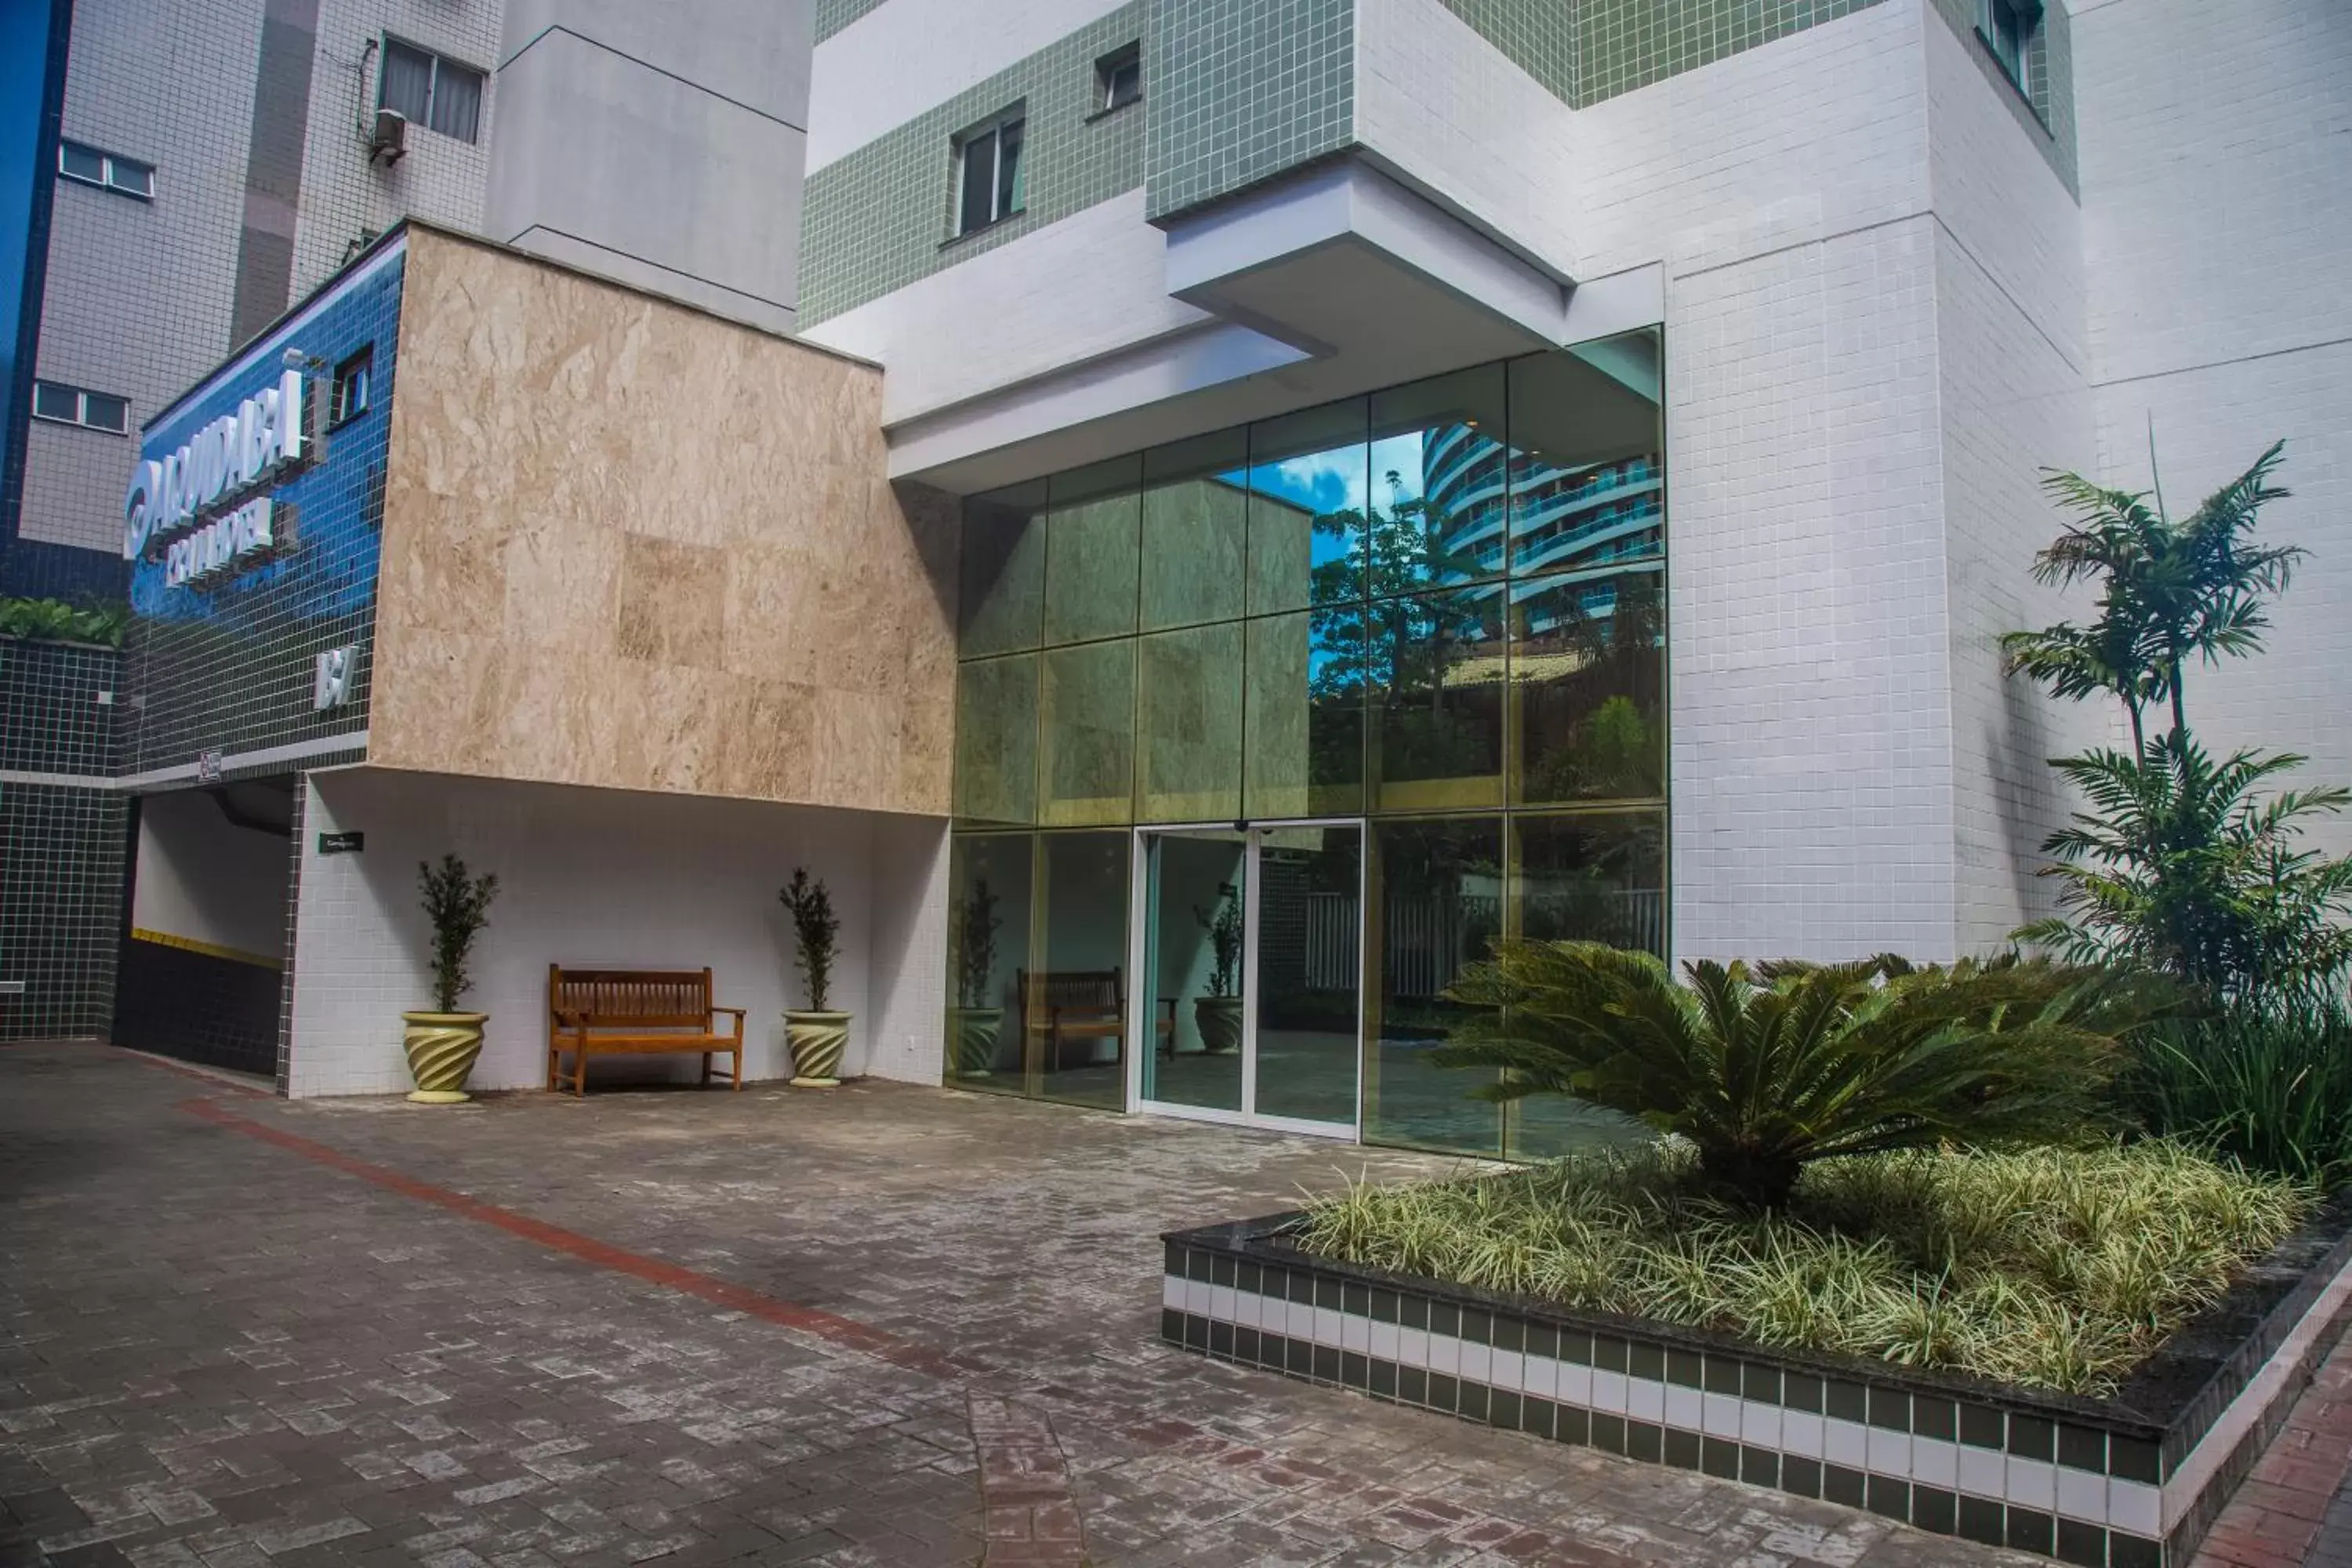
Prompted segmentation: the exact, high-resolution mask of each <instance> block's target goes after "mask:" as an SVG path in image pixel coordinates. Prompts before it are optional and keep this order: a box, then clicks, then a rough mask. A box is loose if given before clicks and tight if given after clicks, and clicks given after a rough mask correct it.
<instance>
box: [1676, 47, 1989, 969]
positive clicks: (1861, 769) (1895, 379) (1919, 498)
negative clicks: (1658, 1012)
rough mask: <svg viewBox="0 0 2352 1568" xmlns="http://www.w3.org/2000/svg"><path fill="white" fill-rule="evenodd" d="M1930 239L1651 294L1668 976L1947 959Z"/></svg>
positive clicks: (1840, 242)
mask: <svg viewBox="0 0 2352 1568" xmlns="http://www.w3.org/2000/svg"><path fill="white" fill-rule="evenodd" d="M1754 52H1755V53H1759V54H1762V53H1768V52H1769V50H1758V51H1754ZM1743 58H1744V57H1743ZM1630 96H1633V97H1637V98H1638V97H1640V96H1642V95H1640V94H1633V95H1630ZM1934 232H1935V231H1934V220H1933V219H1932V218H1925V217H1921V218H1910V219H1905V220H1901V221H1899V222H1895V223H1891V224H1886V225H1883V226H1879V227H1875V228H1871V229H1865V230H1863V231H1860V232H1858V233H1853V234H1847V235H1842V236H1839V237H1835V238H1832V239H1829V240H1826V241H1822V242H1820V243H1817V244H1801V245H1796V246H1792V247H1787V248H1784V249H1780V250H1775V251H1772V252H1770V253H1769V254H1767V255H1764V256H1760V257H1759V258H1756V259H1754V260H1751V261H1744V262H1738V263H1734V264H1731V265H1728V266H1723V267H1717V268H1709V269H1707V270H1706V271H1703V272H1699V273H1696V274H1693V275H1689V276H1685V277H1683V278H1679V279H1673V280H1672V281H1671V282H1670V284H1669V289H1668V300H1667V310H1668V328H1667V335H1666V351H1667V360H1668V370H1667V385H1668V388H1669V407H1668V414H1667V426H1666V444H1667V463H1668V466H1669V472H1670V474H1671V476H1672V477H1671V480H1670V487H1671V494H1670V499H1669V502H1668V507H1669V510H1668V524H1667V530H1668V532H1667V537H1668V549H1669V552H1670V565H1669V570H1668V578H1669V584H1670V587H1669V595H1670V605H1669V612H1670V617H1671V620H1670V629H1669V634H1668V636H1669V646H1670V647H1671V650H1672V651H1671V658H1672V665H1673V668H1672V679H1673V698H1672V701H1673V705H1674V731H1675V732H1674V747H1673V757H1672V771H1673V789H1674V814H1673V841H1674V846H1673V847H1674V900H1675V902H1674V911H1675V948H1676V951H1677V952H1678V953H1680V954H1681V955H1683V956H1686V957H1701V956H1715V957H1727V958H1728V957H1738V956H1750V957H1753V956H1768V955H1772V954H1777V953H1782V952H1789V953H1803V954H1806V955H1809V956H1815V957H1824V958H1826V957H1832V956H1847V955H1863V954H1867V953H1871V952H1884V951H1886V950H1888V949H1890V948H1892V949H1895V950H1896V951H1899V952H1906V953H1910V954H1913V955H1915V956H1917V957H1922V958H1941V957H1948V956H1949V955H1950V953H1951V949H1952V944H1953V931H1952V918H1951V910H1952V902H1953V897H1954V868H1953V850H1952V822H1953V803H1952V790H1951V774H1950V768H1951V736H1950V726H1949V722H1948V713H1949V709H1950V700H1949V690H1948V668H1947V664H1948V642H1947V632H1946V605H1945V581H1944V568H1943V545H1944V531H1943V517H1942V487H1941V481H1940V477H1939V471H1938V469H1939V463H1938V457H1939V447H1940V442H1941V432H1940V426H1939V421H1938V413H1937V353H1936V350H1937V342H1936V322H1935V304H1936V273H1935V241H1934Z"/></svg>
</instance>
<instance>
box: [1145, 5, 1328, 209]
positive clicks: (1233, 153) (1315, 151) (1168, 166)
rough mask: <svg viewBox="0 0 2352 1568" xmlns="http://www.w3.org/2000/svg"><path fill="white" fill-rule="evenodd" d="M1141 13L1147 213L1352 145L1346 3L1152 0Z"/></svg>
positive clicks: (1239, 186) (1212, 195)
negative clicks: (1145, 31)
mask: <svg viewBox="0 0 2352 1568" xmlns="http://www.w3.org/2000/svg"><path fill="white" fill-rule="evenodd" d="M1151 13H1152V14H1151V37H1150V40H1149V41H1148V43H1147V44H1146V46H1145V48H1144V51H1143V77H1144V89H1143V96H1144V101H1145V102H1146V103H1148V104H1149V105H1150V111H1151V123H1150V130H1149V132H1147V135H1148V145H1147V148H1146V152H1145V158H1144V162H1145V165H1146V169H1147V172H1148V177H1147V179H1146V182H1145V183H1146V187H1147V191H1148V196H1147V205H1148V207H1149V211H1150V216H1153V217H1161V216H1166V215H1168V214H1170V213H1175V212H1181V211H1182V210H1184V209H1185V208H1186V207H1191V206H1196V205H1200V204H1201V203H1202V202H1207V201H1213V200H1215V199H1216V198H1218V197H1220V196H1226V195H1233V194H1234V192H1236V191H1240V190H1243V189H1245V188H1246V187H1248V186H1250V185H1253V184H1257V183H1258V182H1259V181H1261V180H1264V179H1266V178H1267V177H1269V176H1271V175H1274V174H1279V173H1281V172H1282V171H1283V170H1285V169H1290V168H1296V167H1297V165H1299V164H1301V163H1310V162H1312V161H1313V160H1315V159H1317V158H1320V157H1323V156H1325V155H1326V154H1328V153H1337V152H1339V151H1341V150H1343V149H1345V148H1347V147H1349V146H1350V145H1352V144H1353V142H1354V140H1355V123H1356V71H1355V54H1356V12H1355V5H1354V0H1153V4H1152V8H1151Z"/></svg>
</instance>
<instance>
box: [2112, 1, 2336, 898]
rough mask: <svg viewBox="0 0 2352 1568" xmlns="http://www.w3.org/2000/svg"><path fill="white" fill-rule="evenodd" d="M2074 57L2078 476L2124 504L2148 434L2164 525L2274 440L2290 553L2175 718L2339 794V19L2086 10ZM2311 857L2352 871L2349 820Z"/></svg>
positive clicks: (2275, 523) (2283, 13)
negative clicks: (2080, 314)
mask: <svg viewBox="0 0 2352 1568" xmlns="http://www.w3.org/2000/svg"><path fill="white" fill-rule="evenodd" d="M2074 60H2075V67H2074V68H2075V80H2076V90H2077V96H2078V100H2079V101H2080V103H2081V106H2082V122H2083V131H2082V168H2083V222H2084V235H2085V240H2084V244H2085V249H2086V252H2087V255H2088V258H2089V268H2090V280H2091V290H2090V323H2091V325H2090V341H2091V346H2092V374H2093V379H2094V381H2095V384H2096V391H2095V400H2096V407H2097V417H2098V462H2099V469H2100V472H2101V473H2102V474H2103V475H2104V476H2105V478H2106V479H2107V480H2108V482H2110V483H2113V484H2116V485H2119V486H2123V487H2125V488H2128V489H2146V488H2147V486H2148V484H2149V469H2148V431H2149V426H2150V423H2151V422H2153V425H2154V427H2155V436H2156V447H2157V457H2158V461H2159V463H2160V464H2161V468H2162V476H2163V480H2164V494H2165V499H2166V500H2167V501H2168V503H2169V504H2170V505H2171V506H2172V507H2173V508H2175V509H2176V510H2179V509H2183V508H2187V507H2190V506H2193V505H2195V504H2196V503H2197V501H2198V500H2201V499H2202V498H2203V497H2204V496H2205V495H2206V494H2207V493H2208V492H2210V491H2211V490H2212V489H2214V488H2215V487H2217V486H2219V485H2221V484H2222V483H2223V482H2225V481H2227V480H2228V479H2231V478H2234V477H2235V476H2236V475H2237V474H2238V473H2239V472H2240V471H2242V469H2243V468H2245V467H2246V465H2247V464H2249V463H2251V462H2252V460H2253V459H2254V458H2255V456H2256V455H2257V454H2259V453H2260V452H2261V451H2262V449H2263V447H2266V446H2268V445H2269V444H2270V443H2271V442H2272V441H2273V440H2275V439H2278V438H2280V437H2284V438H2285V439H2286V442H2287V457H2286V466H2285V469H2284V473H2283V476H2282V479H2283V482H2284V484H2286V486H2287V487H2288V488H2289V489H2292V490H2294V492H2295V493H2294V498H2293V499H2292V500H2285V501H2282V502H2280V503H2278V505H2277V506H2275V507H2273V509H2272V510H2270V511H2269V512H2268V513H2267V514H2266V515H2265V518H2264V521H2263V535H2264V536H2265V537H2267V538H2270V539H2273V540H2274V541H2277V542H2286V543H2295V544H2300V545H2302V546H2304V547H2305V549H2307V550H2309V551H2310V552H2312V554H2311V559H2310V560H2309V561H2307V562H2306V563H2305V566H2304V569H2303V571H2302V572H2301V573H2299V574H2297V576H2296V579H2295V583H2294V587H2293V589H2292V590H2291V591H2290V592H2289V593H2288V594H2287V595H2286V597H2285V598H2284V600H2283V601H2281V603H2280V604H2279V605H2278V606H2277V608H2276V610H2275V611H2274V613H2273V623H2274V624H2273V628H2272V630H2271V632H2270V633H2269V635H2268V643H2269V651H2268V652H2267V653H2265V654H2263V655H2261V656H2259V657H2258V658H2253V659H2251V660H2233V661H2231V663H2230V664H2228V665H2226V666H2224V667H2222V668H2220V669H2217V670H2210V671H2209V670H2195V671H2192V672H2191V673H2190V676H2189V685H2188V694H2189V720H2190V722H2191V723H2192V724H2193V725H2194V726H2195V727H2196V728H2197V730H2198V731H2199V733H2200V735H2201V736H2202V737H2203V738H2204V739H2205V740H2206V741H2207V742H2208V743H2209V744H2211V745H2213V746H2215V747H2217V748H2231V747H2236V746H2260V747H2264V748H2268V749H2273V750H2289V751H2296V752H2304V753H2305V754H2306V755H2308V756H2310V757H2311V759H2312V761H2311V764H2310V765H2309V766H2308V767H2307V768H2306V769H2305V770H2304V771H2303V777H2302V782H2305V783H2329V784H2352V726H2347V724H2346V722H2345V700H2344V693H2345V689H2346V687H2345V674H2344V672H2345V670H2346V669H2347V668H2352V290H2347V289H2346V288H2345V287H2344V271H2345V258H2346V257H2347V256H2352V201H2347V199H2346V192H2347V174H2352V26H2347V17H2346V15H2345V10H2344V7H2343V5H2342V4H2341V3H2340V0H2240V3H2239V4H2236V5H2229V6H2225V7H2215V6H2209V5H2200V4H2198V3H2197V0H2105V3H2104V4H2096V5H2092V4H2083V5H2078V6H2077V7H2076V16H2075V21H2074ZM2315 843H2317V844H2319V845H2321V846H2324V847H2329V848H2331V849H2332V850H2334V851H2335V852H2336V853H2344V852H2347V851H2352V821H2347V820H2345V819H2343V818H2336V819H2335V820H2334V821H2333V822H2332V823H2330V824H2327V825H2326V826H2325V827H2324V828H2323V830H2322V831H2321V832H2320V833H2318V834H2317V835H2315Z"/></svg>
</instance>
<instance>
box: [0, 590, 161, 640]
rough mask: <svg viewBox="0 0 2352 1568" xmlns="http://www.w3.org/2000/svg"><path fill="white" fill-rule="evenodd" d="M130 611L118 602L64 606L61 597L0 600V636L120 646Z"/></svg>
mask: <svg viewBox="0 0 2352 1568" xmlns="http://www.w3.org/2000/svg"><path fill="white" fill-rule="evenodd" d="M130 624H131V612H130V610H129V609H127V608H125V607H123V606H121V605H68V604H67V603H65V602H64V601H63V600H61V599H0V637H26V638H28V639H31V640H33V641H37V642H89V643H102V644H104V645H105V646H106V647H121V646H122V634H123V632H124V631H125V630H126V629H127V628H128V627H129V626H130Z"/></svg>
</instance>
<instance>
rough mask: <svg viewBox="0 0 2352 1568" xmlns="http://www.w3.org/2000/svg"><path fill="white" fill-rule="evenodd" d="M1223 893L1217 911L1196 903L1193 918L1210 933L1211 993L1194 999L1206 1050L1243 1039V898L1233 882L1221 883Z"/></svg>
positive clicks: (1229, 1046) (1196, 1021)
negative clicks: (1211, 911) (1210, 911)
mask: <svg viewBox="0 0 2352 1568" xmlns="http://www.w3.org/2000/svg"><path fill="white" fill-rule="evenodd" d="M1217 891H1218V892H1219V893H1220V894H1222V895H1223V897H1222V898H1220V899H1219V900H1218V901H1217V912H1216V913H1215V914H1213V915H1212V914H1210V913H1209V912H1208V911H1207V910H1203V909H1202V908H1201V906H1200V905H1198V904H1195V905H1193V906H1192V918H1193V919H1194V920H1196V921H1200V922H1201V929H1202V931H1207V932H1208V933H1209V956H1210V962H1209V994H1207V995H1206V996H1202V997H1197V998H1195V999H1194V1001H1193V1003H1192V1025H1193V1027H1195V1028H1197V1029H1198V1030H1200V1032H1201V1048H1202V1050H1204V1051H1231V1050H1237V1049H1239V1048H1240V1047H1241V1043H1242V995H1241V975H1242V899H1241V890H1240V889H1237V888H1235V887H1234V885H1233V884H1232V883H1231V882H1220V883H1218V884H1217Z"/></svg>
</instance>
